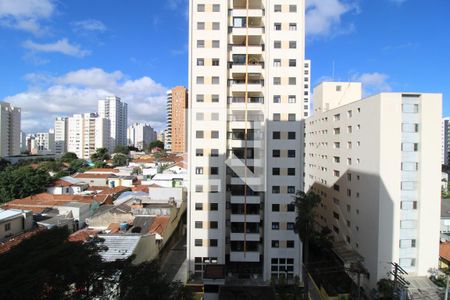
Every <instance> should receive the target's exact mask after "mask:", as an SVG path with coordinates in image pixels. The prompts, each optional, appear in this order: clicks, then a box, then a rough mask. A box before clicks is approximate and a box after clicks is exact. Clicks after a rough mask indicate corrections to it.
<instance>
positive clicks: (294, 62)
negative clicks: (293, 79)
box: [289, 59, 297, 67]
mask: <svg viewBox="0 0 450 300" xmlns="http://www.w3.org/2000/svg"><path fill="white" fill-rule="evenodd" d="M296 66H297V60H295V59H290V60H289V67H296Z"/></svg>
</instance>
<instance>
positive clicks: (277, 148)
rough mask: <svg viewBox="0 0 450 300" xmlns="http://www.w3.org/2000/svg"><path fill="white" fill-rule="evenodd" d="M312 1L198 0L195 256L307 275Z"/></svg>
mask: <svg viewBox="0 0 450 300" xmlns="http://www.w3.org/2000/svg"><path fill="white" fill-rule="evenodd" d="M304 11H305V5H304V1H298V0H275V1H268V0H251V1H250V0H249V1H247V0H231V1H224V0H216V1H205V0H193V1H190V53H189V63H190V65H189V95H190V97H189V117H188V120H189V130H188V132H189V141H188V146H189V151H188V152H189V169H190V170H189V185H190V191H189V204H188V205H189V209H188V242H187V243H188V254H187V255H188V260H189V271H190V273H191V274H194V275H196V276H201V274H202V270H203V269H204V267H205V265H206V264H210V263H217V264H225V265H226V270H227V271H226V272H227V274H228V275H229V276H231V277H230V278H252V279H253V280H259V281H262V282H266V283H268V282H270V280H271V278H274V279H277V278H280V277H287V278H294V277H295V276H300V277H301V270H300V265H301V260H302V252H301V249H302V245H301V242H300V240H299V238H298V236H297V235H296V234H295V233H294V230H293V225H294V222H295V217H296V213H295V211H294V207H293V206H292V205H290V204H291V202H292V201H293V197H292V196H293V195H294V193H295V192H296V191H297V190H301V189H302V184H303V167H302V166H303V140H302V139H303V126H302V124H301V122H300V121H301V119H302V118H303V117H304V116H308V110H305V108H304V85H303V82H304V71H305V59H304V28H305V26H304V24H305V22H304V17H305V16H304Z"/></svg>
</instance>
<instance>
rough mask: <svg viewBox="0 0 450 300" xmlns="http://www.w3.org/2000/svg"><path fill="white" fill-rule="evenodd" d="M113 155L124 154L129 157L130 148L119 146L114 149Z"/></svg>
mask: <svg viewBox="0 0 450 300" xmlns="http://www.w3.org/2000/svg"><path fill="white" fill-rule="evenodd" d="M113 153H122V154H125V155H128V154H130V149H129V148H128V146H123V145H117V146H116V147H115V148H114V151H113Z"/></svg>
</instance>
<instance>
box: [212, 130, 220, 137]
mask: <svg viewBox="0 0 450 300" xmlns="http://www.w3.org/2000/svg"><path fill="white" fill-rule="evenodd" d="M211 138H212V139H218V138H219V131H217V130H213V131H211Z"/></svg>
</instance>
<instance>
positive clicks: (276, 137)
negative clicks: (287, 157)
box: [272, 131, 281, 140]
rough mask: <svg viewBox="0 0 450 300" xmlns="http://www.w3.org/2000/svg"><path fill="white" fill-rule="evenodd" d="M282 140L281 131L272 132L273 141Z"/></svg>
mask: <svg viewBox="0 0 450 300" xmlns="http://www.w3.org/2000/svg"><path fill="white" fill-rule="evenodd" d="M280 138H281V132H279V131H274V132H272V139H274V140H279V139H280Z"/></svg>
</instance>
